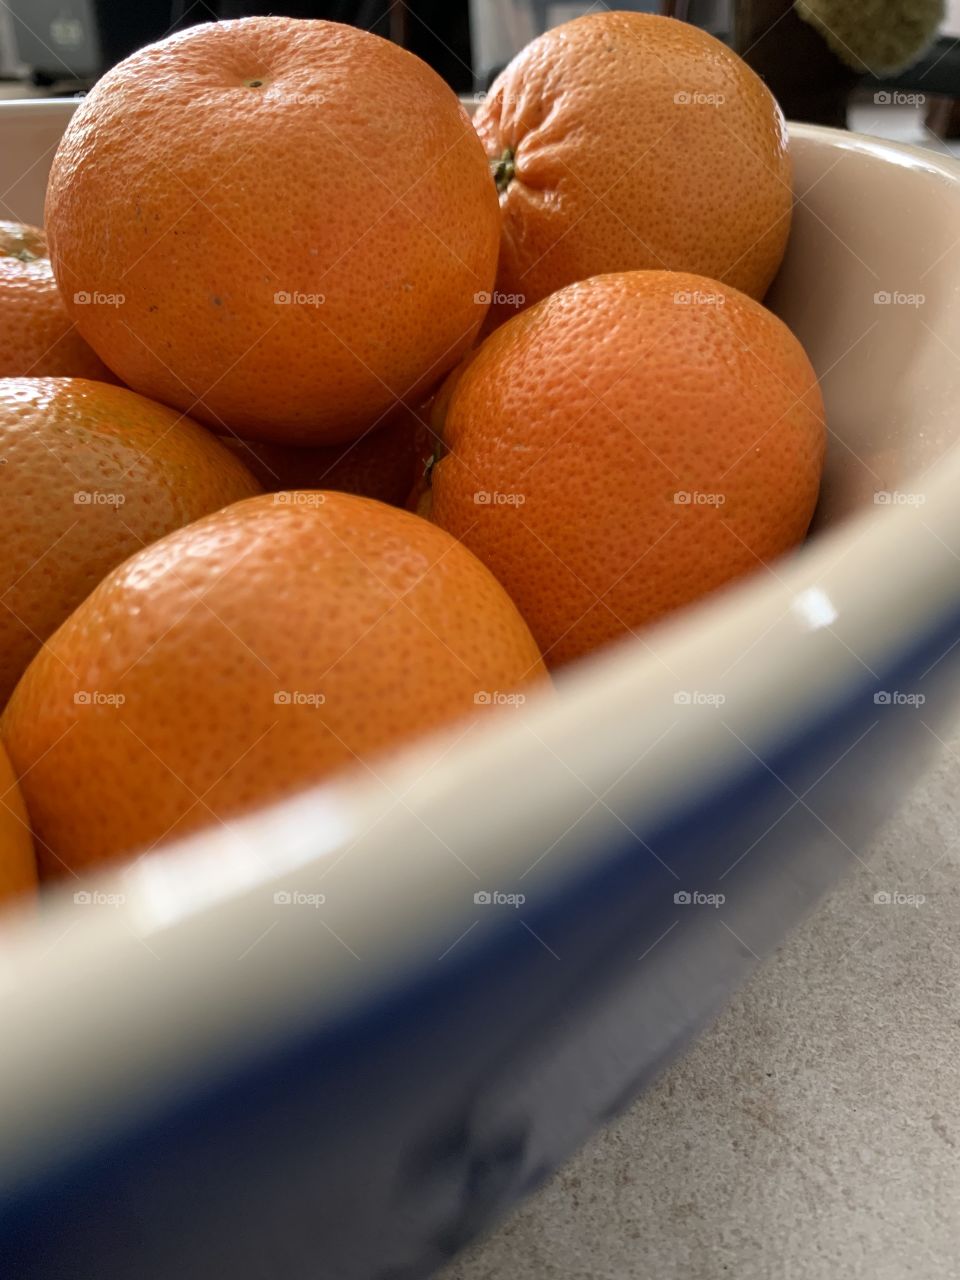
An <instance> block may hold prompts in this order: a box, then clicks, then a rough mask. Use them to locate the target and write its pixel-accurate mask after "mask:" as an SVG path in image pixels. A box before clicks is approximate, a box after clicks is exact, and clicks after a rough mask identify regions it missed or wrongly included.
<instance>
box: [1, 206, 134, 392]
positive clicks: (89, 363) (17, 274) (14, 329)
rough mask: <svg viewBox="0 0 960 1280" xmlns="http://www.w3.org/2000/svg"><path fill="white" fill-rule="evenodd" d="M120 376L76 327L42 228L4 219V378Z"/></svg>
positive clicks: (2, 341) (2, 277)
mask: <svg viewBox="0 0 960 1280" xmlns="http://www.w3.org/2000/svg"><path fill="white" fill-rule="evenodd" d="M29 377H32V378H44V377H72V378H101V379H103V380H105V381H107V382H116V378H115V377H114V376H113V374H112V373H111V372H110V370H109V369H108V368H107V366H106V365H105V364H104V363H103V361H102V360H101V359H100V357H99V356H98V355H97V354H96V352H95V351H93V350H92V349H91V348H90V347H89V346H88V345H87V343H86V342H84V340H83V338H81V337H80V334H79V333H78V332H77V330H76V328H75V327H74V324H73V321H72V320H71V319H70V317H69V316H68V315H67V311H66V308H65V307H64V305H63V300H62V298H61V297H60V290H59V289H58V288H57V282H56V281H55V280H54V278H53V270H52V268H51V266H50V259H49V257H48V256H47V242H46V239H45V237H44V234H43V232H42V231H41V230H40V228H39V227H30V226H27V225H25V224H24V223H22V222H0V378H29Z"/></svg>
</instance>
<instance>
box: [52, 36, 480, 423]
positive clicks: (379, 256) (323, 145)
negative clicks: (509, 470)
mask: <svg viewBox="0 0 960 1280" xmlns="http://www.w3.org/2000/svg"><path fill="white" fill-rule="evenodd" d="M46 226H47V233H48V236H49V240H50V250H51V258H52V261H53V266H54V271H55V273H56V277H57V280H58V282H59V284H60V287H61V289H62V290H63V292H64V295H65V297H66V300H67V306H68V308H69V309H70V311H71V314H72V316H73V319H74V320H75V321H76V322H77V325H78V327H79V328H80V330H81V332H82V333H83V335H84V337H85V338H86V339H87V340H88V341H89V342H90V343H91V345H92V346H93V347H94V348H95V349H96V350H97V351H98V352H99V353H100V354H101V355H102V356H103V358H104V359H105V360H106V361H107V363H108V364H110V366H111V368H113V369H115V370H116V371H117V373H118V374H119V375H120V376H121V377H122V378H123V380H124V381H125V382H127V383H128V384H129V385H130V386H132V387H134V388H135V389H136V390H138V391H142V392H143V393H144V394H146V395H150V396H153V397H154V398H156V399H158V400H162V401H164V402H165V403H168V404H173V405H176V406H177V407H179V408H182V409H184V410H186V411H187V412H189V413H191V414H192V415H193V416H195V417H197V418H199V419H200V420H201V421H206V422H208V423H209V424H211V425H219V426H222V427H228V428H229V429H230V430H232V431H234V432H235V433H236V434H237V435H240V436H246V437H249V438H251V439H264V440H269V439H276V440H283V441H286V442H288V443H291V444H323V443H337V442H340V441H345V440H349V439H352V438H354V437H355V436H357V435H359V434H360V433H361V431H362V430H364V429H365V428H366V427H367V426H368V425H369V424H370V423H371V422H373V421H374V420H375V419H376V418H377V417H378V415H379V414H381V413H383V412H384V411H385V410H387V409H389V408H390V407H392V406H393V405H394V403H395V402H396V401H397V400H398V399H401V398H404V397H409V398H410V399H411V400H413V401H415V400H416V399H417V398H418V396H419V394H420V392H421V391H425V390H427V389H429V387H430V386H431V385H432V384H433V383H434V382H436V381H438V380H439V379H440V378H441V377H442V376H443V374H444V373H445V372H446V370H447V369H449V368H450V367H451V366H452V365H453V364H454V363H455V362H456V360H457V359H458V357H459V355H460V353H461V352H462V351H463V350H465V349H466V347H467V346H469V344H470V342H471V341H472V339H473V336H474V335H475V333H476V332H477V329H478V328H479V325H480V323H481V321H482V320H483V318H484V314H485V311H486V307H485V305H483V304H482V303H479V302H478V301H477V299H476V295H477V294H478V293H481V294H482V293H484V292H485V291H487V292H488V291H489V290H490V289H491V288H492V285H493V279H494V274H495V271H496V259H497V251H498V244H499V234H500V216H499V210H498V206H497V195H496V190H495V188H494V186H493V184H492V182H491V180H490V172H489V166H488V164H487V162H486V159H485V157H484V154H483V148H482V147H481V146H480V144H479V142H478V140H477V137H476V134H475V133H474V131H473V128H472V127H471V125H470V122H469V119H468V118H467V116H466V113H465V112H464V110H463V108H462V107H461V106H460V104H459V102H458V101H457V98H456V95H455V94H454V93H453V91H452V90H451V89H450V88H449V87H448V86H447V85H446V84H444V82H443V81H442V80H441V79H440V77H439V76H438V75H437V74H436V73H435V72H434V71H433V70H432V69H431V68H430V67H428V66H427V65H426V63H424V62H421V61H420V59H419V58H416V57H414V55H412V54H410V53H408V52H406V51H405V50H403V49H401V48H399V47H398V46H397V45H395V44H391V43H390V42H389V41H387V40H383V39H381V38H380V37H378V36H374V35H371V34H369V33H368V32H364V31H359V30H356V29H354V28H353V27H347V26H342V25H340V24H338V23H332V22H323V21H304V20H296V19H290V18H276V17H256V18H246V19H241V20H238V21H229V22H218V23H208V24H205V25H201V26H195V27H191V28H189V29H188V30H186V31H183V32H180V33H178V34H176V35H173V36H171V37H169V38H168V39H166V40H163V41H161V42H160V43H159V44H155V45H151V46H149V47H147V48H145V49H141V50H139V51H138V52H137V53H134V54H133V55H131V57H129V58H127V59H126V60H125V61H123V62H121V63H119V64H118V65H117V66H115V67H114V68H113V69H112V70H111V71H109V72H108V73H107V74H106V75H105V76H104V77H103V78H102V79H101V80H99V81H98V82H97V84H96V86H95V87H94V89H93V90H92V91H91V93H90V94H89V95H88V96H87V98H86V99H85V100H84V102H83V103H82V104H81V105H80V107H79V108H78V109H77V112H76V114H75V115H74V117H73V119H72V120H71V122H70V124H69V125H68V127H67V130H66V133H65V134H64V137H63V140H62V142H61V144H60V147H59V150H58V151H57V154H56V156H55V158H54V162H53V168H52V171H51V174H50V183H49V187H48V189H47V203H46ZM76 290H86V291H88V292H90V293H93V292H94V291H99V292H100V293H101V294H122V295H123V297H124V302H123V304H122V305H121V306H107V305H88V306H83V307H79V306H74V305H73V303H72V302H71V299H72V297H73V294H74V292H75V291H76ZM278 296H279V297H280V298H282V297H284V296H286V297H288V298H290V299H291V300H290V301H287V302H283V301H278V300H277V299H278Z"/></svg>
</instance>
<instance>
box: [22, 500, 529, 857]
mask: <svg viewBox="0 0 960 1280" xmlns="http://www.w3.org/2000/svg"><path fill="white" fill-rule="evenodd" d="M544 676H545V673H544V669H543V664H542V662H541V659H540V655H539V653H538V651H537V648H536V645H535V644H534V642H533V639H532V637H531V635H530V632H529V629H528V628H527V626H526V624H525V623H524V622H523V620H522V618H521V617H520V615H519V613H518V612H517V610H516V608H515V606H514V605H513V603H512V602H511V601H510V599H509V598H508V596H507V595H506V592H505V591H504V590H503V588H502V587H501V586H500V585H499V583H498V582H497V581H496V580H495V578H494V577H493V576H492V574H491V573H490V572H489V571H488V570H487V569H485V568H484V566H483V565H482V564H480V562H479V561H478V560H477V559H476V558H475V557H474V556H473V555H471V553H470V552H469V551H468V550H467V549H466V548H465V547H463V546H462V545H461V544H460V543H458V542H456V541H454V539H452V538H451V537H450V536H449V535H448V534H445V533H444V532H443V530H442V529H438V528H437V527H436V526H435V525H432V524H429V523H428V522H427V521H425V520H421V519H419V517H417V516H415V515H412V514H410V513H409V512H406V511H400V510H398V509H397V508H395V507H388V506H386V505H384V504H383V503H379V502H374V501H371V500H369V499H367V498H358V497H355V496H354V495H352V494H342V493H333V492H329V493H317V492H305V491H304V492H300V493H292V494H291V493H285V494H276V495H273V494H271V495H264V496H263V497H259V498H251V499H249V500H248V501H246V502H241V503H237V504H235V505H234V506H232V507H229V508H228V509H227V510H225V511H221V512H218V513H217V514H215V515H212V516H209V517H207V518H206V519H204V520H200V521H198V522H197V523H196V524H194V525H191V526H190V527H189V528H187V529H181V530H180V531H178V532H177V533H174V534H171V535H170V537H168V538H164V539H163V540H162V541H160V542H157V543H154V545H153V546H152V547H148V548H147V549H146V550H144V551H142V552H140V553H139V554H138V555H136V556H134V557H132V558H131V559H130V560H128V561H127V562H126V564H124V565H122V566H121V567H120V568H118V569H117V570H115V571H114V572H113V573H112V574H111V575H110V576H109V577H108V578H106V579H105V580H104V581H103V582H102V583H101V584H100V586H99V587H97V589H96V590H95V591H94V592H93V594H92V595H91V596H90V597H89V598H88V599H87V600H86V601H84V603H83V604H82V605H81V606H80V608H79V609H77V610H76V611H75V612H74V613H73V615H72V616H71V617H70V618H69V619H68V620H67V621H66V622H65V623H64V625H63V626H62V627H61V628H60V629H59V630H58V631H57V633H56V635H54V636H53V637H52V639H51V640H50V641H49V642H48V644H47V646H46V647H45V648H44V649H43V651H42V652H41V653H40V654H38V655H37V657H36V659H35V660H34V662H33V663H32V664H31V666H30V667H29V669H28V670H27V672H26V673H25V675H24V677H23V679H22V680H21V682H20V684H19V685H18V686H17V689H16V691H15V693H14V695H13V697H12V699H11V700H10V703H9V704H8V706H7V709H6V712H5V713H4V717H3V721H2V726H0V729H2V736H3V741H4V743H5V744H6V746H7V749H8V751H9V752H10V756H11V759H12V760H13V763H14V766H15V768H16V770H17V773H18V776H20V777H21V779H22V786H23V788H24V794H25V796H26V799H27V804H28V806H29V808H30V811H31V818H32V820H33V824H34V830H35V832H36V833H37V834H38V836H39V837H40V838H41V839H42V841H43V844H42V845H41V847H40V855H39V856H40V860H41V871H42V872H43V873H45V874H53V875H55V874H57V873H58V871H60V870H62V867H61V866H60V860H62V861H63V862H67V863H69V864H70V866H71V867H73V868H74V869H75V870H79V869H81V868H83V867H85V866H88V865H91V864H93V863H96V862H100V861H102V860H104V859H108V858H115V857H118V856H120V855H123V854H126V853H132V852H134V851H136V850H140V849H145V848H147V847H148V846H150V845H152V844H153V843H154V842H156V841H160V840H162V839H165V838H171V837H173V836H174V835H181V834H183V833H184V832H185V831H188V830H190V829H191V828H194V827H198V826H202V825H206V824H209V823H212V822H215V821H216V819H217V818H220V819H223V820H226V819H228V818H230V817H231V816H233V815H236V814H239V813H241V812H243V811H244V810H247V809H250V808H252V807H253V806H256V805H259V804H262V803H263V802H265V801H267V800H270V799H273V798H274V797H277V796H280V795H283V794H286V793H288V792H291V791H293V790H295V789H297V788H298V787H302V786H304V785H306V784H308V783H312V782H316V781H318V780H320V779H322V778H324V777H327V776H328V775H330V774H331V773H332V772H334V771H336V770H338V769H341V768H344V767H345V766H348V765H352V764H355V763H356V761H357V760H358V759H361V760H368V759H370V758H371V757H373V756H376V755H377V754H378V753H380V752H382V751H383V750H385V749H387V748H389V747H392V746H395V745H397V744H399V743H401V742H403V741H405V740H406V739H408V738H410V737H412V736H413V735H415V734H417V733H421V732H423V731H425V730H427V729H431V728H433V727H435V726H438V725H441V724H443V723H444V722H446V721H450V720H452V719H454V718H457V717H461V716H467V715H470V714H475V713H481V714H485V713H486V712H488V711H489V709H490V708H489V706H484V705H478V704H477V702H476V700H475V699H476V697H477V695H478V694H483V693H490V694H492V693H494V692H500V693H505V692H508V691H510V690H514V689H517V688H518V687H520V686H522V685H525V684H527V683H529V682H531V681H535V680H538V679H543V678H544ZM90 689H95V690H97V691H99V692H100V693H101V694H103V695H120V697H121V698H122V699H123V701H122V703H121V702H119V701H116V702H115V703H114V704H110V703H106V702H101V703H100V704H99V705H97V704H94V703H93V702H90V703H88V704H87V705H78V704H77V703H76V702H75V700H74V695H75V694H76V693H77V692H78V691H80V690H90ZM321 697H322V699H323V701H322V702H321V701H319V698H321ZM278 698H279V699H280V701H278ZM284 699H286V701H284ZM304 699H306V700H304ZM309 699H313V701H312V702H311V701H309ZM91 761H96V764H97V767H96V769H94V770H91V768H90V763H91Z"/></svg>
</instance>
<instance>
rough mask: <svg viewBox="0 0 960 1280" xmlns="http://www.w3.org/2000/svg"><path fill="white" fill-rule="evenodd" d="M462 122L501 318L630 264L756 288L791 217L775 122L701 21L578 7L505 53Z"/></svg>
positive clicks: (784, 152) (747, 75) (764, 96)
mask: <svg viewBox="0 0 960 1280" xmlns="http://www.w3.org/2000/svg"><path fill="white" fill-rule="evenodd" d="M474 123H475V125H476V128H477V132H478V133H479V135H480V139H481V141H482V142H483V145H484V148H485V150H486V152H487V156H488V157H489V159H490V161H491V163H492V164H493V165H494V167H495V173H496V177H497V185H498V187H499V188H500V190H501V194H500V206H501V211H502V215H503V237H502V244H501V249H500V268H499V272H498V276H497V293H496V297H495V304H496V306H497V311H498V313H499V314H500V316H502V318H504V319H506V318H509V316H510V315H511V314H513V307H514V305H517V304H519V303H521V302H526V304H530V303H533V302H537V301H539V299H541V298H545V297H546V296H547V295H548V294H550V293H553V292H554V290H556V289H559V288H561V287H562V286H563V285H567V284H571V283H572V282H573V281H575V280H585V279H586V278H587V277H588V276H594V275H600V274H602V273H605V272H612V271H628V270H635V269H639V268H650V269H657V268H665V269H669V270H675V271H692V272H696V273H698V274H701V275H706V276H711V277H713V278H714V279H717V280H722V281H724V282H726V283H728V284H730V285H733V286H734V287H735V288H737V289H740V290H742V291H743V292H745V293H748V294H750V295H751V296H752V297H755V298H761V297H762V296H763V294H764V293H765V292H766V289H767V286H768V285H769V284H770V281H771V280H772V279H773V276H774V273H775V272H776V270H777V267H778V266H779V264H780V259H781V258H782V257H783V251H784V248H785V246H786V242H787V234H788V232H789V229H790V209H791V200H792V195H791V187H790V182H791V169H790V157H789V152H788V149H787V133H786V127H785V125H784V121H783V116H782V114H781V112H780V108H779V107H778V106H777V103H776V101H775V100H774V98H773V96H772V95H771V93H770V92H769V90H768V89H767V88H766V86H765V85H764V83H763V81H762V80H761V79H760V78H759V77H758V76H757V75H756V74H755V73H754V72H753V71H752V70H751V69H750V68H749V67H748V66H747V65H746V63H745V62H743V61H741V59H740V58H738V57H737V56H736V54H734V53H732V52H731V51H730V50H729V49H728V48H727V47H726V46H725V45H723V44H721V43H720V41H718V40H715V39H714V38H713V36H710V35H707V33H706V32H704V31H700V30H699V29H698V28H696V27H693V26H690V25H689V24H687V23H683V22H676V21H674V20H673V19H672V18H661V17H658V16H656V15H653V14H644V13H618V12H613V13H610V12H601V13H595V14H590V15H588V16H586V17H582V18H577V19H575V20H574V21H572V22H568V23H565V24H564V25H562V26H559V27H555V28H554V29H553V30H551V31H548V32H546V34H544V35H542V36H540V37H539V38H538V39H536V40H534V41H533V42H532V43H531V44H529V45H527V47H526V48H525V49H523V50H521V52H520V53H519V54H517V56H516V57H515V58H514V60H513V61H512V62H511V63H510V64H509V66H508V67H507V68H506V69H505V70H504V71H503V73H502V74H501V75H500V76H499V77H498V79H497V80H496V81H495V83H494V84H493V86H492V88H491V90H490V92H489V93H488V94H487V96H486V99H485V101H484V102H483V103H482V104H481V106H480V108H479V110H478V111H477V114H476V116H475V117H474Z"/></svg>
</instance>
